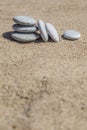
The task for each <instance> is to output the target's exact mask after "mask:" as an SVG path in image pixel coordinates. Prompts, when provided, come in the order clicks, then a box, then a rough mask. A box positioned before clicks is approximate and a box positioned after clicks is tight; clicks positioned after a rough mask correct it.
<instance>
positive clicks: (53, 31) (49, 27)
mask: <svg viewBox="0 0 87 130" xmlns="http://www.w3.org/2000/svg"><path fill="white" fill-rule="evenodd" d="M46 29H47V33H48V35H49V36H50V37H51V38H52V40H53V41H55V42H58V41H59V35H58V33H57V30H56V29H55V27H54V26H53V25H52V24H50V23H46Z"/></svg>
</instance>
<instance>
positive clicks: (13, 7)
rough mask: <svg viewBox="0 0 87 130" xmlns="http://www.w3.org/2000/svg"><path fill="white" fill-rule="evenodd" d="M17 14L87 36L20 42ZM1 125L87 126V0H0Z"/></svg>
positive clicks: (84, 129) (18, 128)
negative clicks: (15, 29) (15, 30)
mask: <svg viewBox="0 0 87 130" xmlns="http://www.w3.org/2000/svg"><path fill="white" fill-rule="evenodd" d="M15 15H29V16H32V17H34V18H36V19H37V20H38V19H42V20H43V21H44V22H50V23H52V24H53V25H54V26H55V27H56V29H57V30H58V32H59V35H60V36H61V35H62V34H63V32H64V31H65V30H67V29H74V30H77V31H79V32H80V33H81V35H82V37H81V38H80V39H79V40H76V41H68V40H63V39H62V38H60V42H59V43H55V42H52V41H51V42H46V43H43V42H42V40H38V41H36V42H34V43H33V42H32V43H27V44H21V43H17V42H15V41H13V40H12V39H11V38H10V34H11V32H12V31H13V30H12V27H11V26H12V25H13V23H14V22H13V21H12V18H13V16H15ZM0 130H87V0H37V1H36V0H0Z"/></svg>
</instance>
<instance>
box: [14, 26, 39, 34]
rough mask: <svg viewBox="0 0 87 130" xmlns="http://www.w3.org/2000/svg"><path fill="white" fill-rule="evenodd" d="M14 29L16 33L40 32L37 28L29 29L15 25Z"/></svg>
mask: <svg viewBox="0 0 87 130" xmlns="http://www.w3.org/2000/svg"><path fill="white" fill-rule="evenodd" d="M12 27H13V29H14V30H15V31H16V32H23V33H31V32H36V31H38V28H37V27H36V26H31V27H29V26H24V25H19V24H14V25H13V26H12Z"/></svg>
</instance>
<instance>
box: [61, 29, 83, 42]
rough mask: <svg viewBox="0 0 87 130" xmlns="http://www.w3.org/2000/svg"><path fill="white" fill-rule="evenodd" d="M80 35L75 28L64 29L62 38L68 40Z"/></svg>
mask: <svg viewBox="0 0 87 130" xmlns="http://www.w3.org/2000/svg"><path fill="white" fill-rule="evenodd" d="M80 37H81V35H80V33H79V32H77V31H75V30H66V31H65V32H64V34H63V38H65V39H69V40H77V39H79V38H80Z"/></svg>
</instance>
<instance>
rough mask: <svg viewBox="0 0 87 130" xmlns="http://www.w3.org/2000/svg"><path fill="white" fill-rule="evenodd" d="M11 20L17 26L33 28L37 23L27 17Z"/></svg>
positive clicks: (17, 17) (16, 17)
mask: <svg viewBox="0 0 87 130" xmlns="http://www.w3.org/2000/svg"><path fill="white" fill-rule="evenodd" d="M13 20H14V22H16V23H17V24H20V25H25V26H27V25H29V26H33V25H35V24H36V23H37V21H36V20H35V19H34V18H32V17H28V16H15V17H14V18H13Z"/></svg>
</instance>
